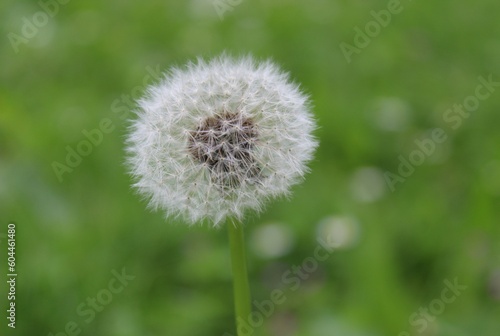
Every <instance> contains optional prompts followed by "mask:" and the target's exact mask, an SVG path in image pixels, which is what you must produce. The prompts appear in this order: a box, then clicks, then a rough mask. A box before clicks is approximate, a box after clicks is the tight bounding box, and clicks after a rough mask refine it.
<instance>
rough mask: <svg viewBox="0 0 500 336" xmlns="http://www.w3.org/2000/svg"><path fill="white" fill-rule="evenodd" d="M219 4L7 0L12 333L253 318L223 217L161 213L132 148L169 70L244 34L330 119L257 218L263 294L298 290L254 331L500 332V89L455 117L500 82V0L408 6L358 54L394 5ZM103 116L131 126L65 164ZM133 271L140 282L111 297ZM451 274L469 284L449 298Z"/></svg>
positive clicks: (1, 239)
mask: <svg viewBox="0 0 500 336" xmlns="http://www.w3.org/2000/svg"><path fill="white" fill-rule="evenodd" d="M61 1H62V0H61ZM62 2H64V1H62ZM215 3H216V4H218V6H219V7H217V8H218V10H219V13H218V11H217V9H216V6H214V1H212V0H189V1H167V0H163V1H140V2H139V1H133V2H132V1H129V2H126V1H118V0H112V1H96V0H88V1H84V2H82V1H69V2H68V1H67V3H65V4H59V3H57V2H55V1H53V2H50V1H49V2H47V6H45V9H44V6H41V5H40V4H39V3H38V2H37V1H27V0H16V1H14V0H3V1H2V2H1V4H0V13H1V14H0V33H1V36H2V38H1V42H0V64H1V65H0V144H1V146H0V223H1V227H0V246H2V248H1V251H2V253H1V256H0V258H1V260H2V261H1V263H0V265H1V266H2V268H1V270H0V272H1V273H0V278H1V283H2V285H1V286H0V288H1V293H0V294H1V299H0V308H1V311H2V314H1V315H2V317H1V321H2V323H1V324H2V327H1V328H2V330H3V331H2V333H1V334H2V335H43V336H45V335H49V334H50V333H53V334H54V335H58V336H64V335H73V334H74V335H76V334H78V335H93V336H96V335H107V336H114V335H117V336H118V335H119V336H128V335H143V336H146V335H175V336H198V335H200V336H201V335H203V336H207V335H214V336H216V335H224V333H225V332H227V333H229V334H231V335H234V334H235V330H234V323H233V306H232V305H233V303H232V291H231V272H230V264H229V255H228V242H227V236H226V232H225V230H213V229H210V228H208V227H206V226H200V227H193V228H189V227H187V226H186V225H183V224H182V223H180V222H167V221H166V220H165V219H164V218H163V214H162V213H152V212H150V211H148V210H147V209H146V203H145V202H144V201H142V200H141V199H140V197H138V196H137V195H135V194H134V192H133V191H132V190H131V189H130V183H131V181H130V177H129V176H128V175H127V169H126V167H125V166H124V164H123V162H124V145H123V140H124V137H125V134H126V128H127V121H126V119H127V118H129V117H131V116H132V114H131V113H130V110H131V109H133V107H134V105H133V103H131V100H133V99H134V98H137V97H139V96H140V95H141V93H142V92H143V91H144V88H145V85H147V84H151V83H154V82H155V80H154V79H152V76H151V75H149V73H150V72H151V71H152V70H151V69H160V70H161V71H164V70H167V69H168V68H169V67H171V66H172V65H182V64H183V63H185V62H187V61H189V60H193V59H195V58H196V57H197V56H205V57H210V56H216V55H218V54H220V53H221V52H223V51H227V52H229V53H230V54H233V55H241V54H248V53H252V54H254V55H255V56H256V57H257V58H259V59H266V58H272V59H273V60H274V61H275V62H277V63H278V64H280V65H281V66H282V67H283V68H284V69H285V70H286V71H289V72H290V73H291V76H292V78H293V79H294V80H295V81H297V82H299V83H301V86H302V88H303V90H304V91H306V92H307V93H308V94H310V95H311V98H312V101H313V103H314V113H315V115H316V116H317V119H318V123H319V126H320V128H319V129H318V130H317V132H316V134H317V136H318V137H319V139H320V142H321V145H320V148H319V150H318V151H317V155H316V158H315V160H314V162H313V163H312V165H311V167H312V171H311V173H310V174H309V175H308V176H307V178H306V180H305V181H304V183H303V184H301V185H299V186H297V187H295V188H294V192H293V197H292V198H291V199H290V200H278V201H274V202H272V203H271V204H269V205H268V207H267V210H266V211H265V212H264V213H263V214H262V215H260V216H258V217H257V216H254V215H251V214H249V216H248V221H247V222H248V223H247V229H246V238H247V241H248V248H249V249H248V259H249V268H250V281H251V287H252V292H253V298H254V299H255V300H257V301H259V302H262V301H264V300H268V299H269V298H270V293H271V292H272V291H273V290H274V289H282V290H283V291H284V293H285V295H286V300H285V301H284V302H283V303H282V304H280V305H277V306H276V307H274V308H275V311H274V312H273V314H271V316H269V317H266V318H265V319H264V321H263V323H262V325H261V326H259V327H258V328H256V334H255V335H264V336H265V335H280V336H323V335H348V336H351V335H353V336H354V335H359V336H361V335H394V336H407V335H455V336H462V335H464V336H465V335H481V336H497V335H499V334H500V322H499V321H500V244H499V238H500V229H499V219H500V206H499V205H500V150H499V148H500V147H499V145H500V132H499V131H498V127H499V123H500V114H499V113H498V108H499V106H500V90H499V88H498V87H496V90H497V91H493V92H492V93H491V95H490V97H489V98H488V99H483V100H481V101H480V105H479V108H477V110H476V111H474V112H473V113H471V114H470V116H469V117H467V118H459V120H460V122H461V125H460V126H459V127H457V128H456V129H453V128H452V127H450V126H452V125H454V123H451V122H449V121H448V122H447V121H446V119H445V116H446V113H447V112H446V111H447V110H448V109H449V108H452V107H453V105H454V104H461V103H463V102H464V100H465V99H466V98H467V97H468V96H470V95H474V94H475V90H476V88H478V85H479V84H480V82H479V80H478V77H479V76H482V77H484V78H488V76H490V75H491V76H492V78H493V79H495V80H497V81H500V62H499V60H500V39H499V38H500V21H499V13H500V3H499V2H498V1H493V0H479V1H475V2H473V3H472V2H469V3H468V2H457V1H451V0H441V1H433V2H430V1H402V2H401V6H402V7H401V11H400V12H399V13H397V14H394V15H392V17H391V21H390V23H388V24H387V25H386V27H380V26H379V27H380V31H378V32H377V30H376V24H375V25H373V23H372V24H371V26H370V25H369V26H370V27H371V28H372V29H374V30H373V31H372V32H371V34H372V35H373V37H369V39H370V41H369V44H368V45H367V46H366V47H364V48H359V50H358V52H356V53H354V54H352V55H351V59H350V60H351V62H348V61H347V59H346V57H345V56H344V54H343V52H342V50H341V48H340V45H341V43H343V42H344V43H348V44H351V45H354V43H355V41H354V38H355V35H356V31H355V28H356V27H359V28H360V29H361V30H364V29H365V25H366V24H368V23H370V22H371V21H373V20H374V17H373V16H372V14H370V12H371V11H376V12H379V11H381V10H385V9H386V8H387V7H388V4H389V1H361V0H356V1H327V0H317V1H307V2H306V1H285V0H272V1H271V0H266V1H263V0H261V1H250V0H243V1H236V0H233V1H229V0H227V1H226V0H221V1H219V2H215ZM54 4H57V6H54ZM231 4H232V5H231ZM56 9H57V13H55V11H56ZM224 9H226V11H225V12H224V13H222V12H223V11H224ZM47 11H49V12H53V13H54V15H53V17H49V16H48V14H46V13H47ZM219 14H221V15H222V17H221V16H220V15H219ZM361 39H362V38H361ZM365 40H366V39H365ZM358 42H359V41H358ZM365 42H366V41H365ZM484 92H486V91H484ZM130 97H132V98H130ZM451 116H453V117H454V118H457V116H458V115H457V114H453V115H448V117H451ZM103 120H108V122H109V123H111V125H112V128H113V130H112V131H111V132H108V133H105V134H103V138H102V141H101V142H100V143H99V144H98V145H96V146H93V147H92V148H91V149H90V151H91V153H90V154H89V155H87V156H85V157H83V158H82V160H81V163H79V164H78V165H76V167H74V168H72V171H71V172H65V173H63V174H62V175H60V177H61V180H62V181H60V179H59V178H58V176H57V174H56V173H55V171H54V169H53V164H54V162H59V163H61V164H66V163H65V160H66V155H67V153H68V147H67V146H69V148H70V150H76V149H77V148H78V146H79V144H81V142H82V141H84V140H86V137H85V135H84V131H85V130H86V131H92V130H95V129H98V128H99V127H100V123H101V122H102V121H103ZM435 128H442V129H443V130H444V131H445V132H446V135H447V140H446V141H445V142H443V143H440V144H436V143H435V146H436V148H435V150H434V151H433V153H432V155H429V156H425V158H424V160H423V163H422V164H421V165H419V166H417V167H415V170H414V172H413V173H412V174H411V175H410V176H409V177H408V178H407V179H406V180H405V181H404V182H401V183H397V184H396V185H395V190H394V191H391V189H390V188H389V186H388V184H387V181H386V175H384V174H386V173H387V172H391V173H394V174H398V166H399V165H400V162H401V161H400V160H401V158H400V155H401V156H402V157H403V158H408V157H409V156H410V155H411V154H412V153H414V151H415V150H416V149H418V147H417V146H416V143H415V140H416V139H417V140H418V139H420V140H422V139H430V138H429V134H430V133H429V132H431V131H432V130H433V129H435ZM80 146H83V145H80ZM11 221H13V222H15V223H16V224H17V272H18V279H17V297H16V305H17V306H16V307H17V325H16V329H15V330H12V329H10V328H6V318H5V316H6V312H5V310H6V309H7V300H6V292H5V289H6V286H5V281H6V272H7V270H6V269H5V265H6V259H7V255H6V252H7V250H6V245H5V242H6V236H5V234H6V233H7V224H8V223H9V222H11ZM328 234H332V235H333V236H334V237H335V241H336V249H335V252H334V253H333V254H332V255H331V256H330V257H329V258H328V259H327V260H326V261H322V262H319V265H318V268H317V269H316V270H314V272H310V273H308V274H307V275H308V279H307V280H304V281H301V282H300V286H298V288H293V289H295V290H292V289H291V288H290V285H289V284H286V283H284V282H283V281H282V279H281V277H282V275H283V274H284V273H286V272H287V270H291V269H292V267H293V265H301V264H302V262H303V261H305V260H306V259H307V258H309V257H312V256H314V250H315V248H316V247H317V246H318V242H317V241H316V239H317V237H325V236H326V235H328ZM124 268H125V272H126V274H128V275H130V277H134V278H133V279H132V280H130V281H128V282H127V285H126V286H124V287H122V288H121V290H120V291H119V292H117V293H114V294H112V297H109V293H111V292H109V291H108V290H109V288H110V287H109V285H110V281H111V280H112V279H113V278H115V275H114V273H113V271H115V272H118V273H121V272H122V271H123V269H124ZM445 280H448V281H450V282H454V281H458V283H459V284H460V285H463V286H467V288H466V289H465V290H462V291H461V292H460V293H459V295H457V296H456V297H454V298H453V302H448V303H447V302H444V301H443V297H442V293H443V290H445V288H446V285H445V283H444V282H445ZM113 284H114V285H115V287H113V288H116V284H117V283H115V282H113ZM447 293H448V294H447V295H448V296H449V295H450V292H449V291H448V292H447ZM96 296H97V306H96V308H94V309H90V308H89V307H91V306H90V303H89V302H91V301H87V300H88V298H96ZM99 301H100V302H101V303H102V302H106V303H107V304H105V305H104V304H99ZM108 301H109V302H108ZM448 301H451V300H448ZM82 305H83V306H82ZM79 308H80V310H79ZM88 309H90V310H88ZM425 309H427V310H428V311H429V313H428V314H427V315H425V314H424V313H423V310H425ZM82 310H83V311H86V313H82ZM92 311H93V313H92ZM415 314H417V315H415ZM65 329H66V330H65ZM71 330H76V331H74V332H71ZM68 331H70V332H68ZM58 333H59V334H58Z"/></svg>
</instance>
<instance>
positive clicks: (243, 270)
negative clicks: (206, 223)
mask: <svg viewBox="0 0 500 336" xmlns="http://www.w3.org/2000/svg"><path fill="white" fill-rule="evenodd" d="M227 230H228V233H229V245H230V247H231V265H232V269H233V286H234V308H235V310H236V316H235V317H236V329H237V331H238V335H239V336H241V333H240V328H238V326H239V324H240V323H241V321H247V320H248V316H249V315H250V313H251V303H250V287H249V286H248V274H247V262H246V257H245V239H244V236H243V225H241V223H232V222H230V221H228V223H227Z"/></svg>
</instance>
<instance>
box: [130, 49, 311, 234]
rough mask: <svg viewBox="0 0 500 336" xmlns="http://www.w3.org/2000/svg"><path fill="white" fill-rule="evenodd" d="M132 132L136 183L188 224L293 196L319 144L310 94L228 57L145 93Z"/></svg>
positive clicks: (276, 74)
mask: <svg viewBox="0 0 500 336" xmlns="http://www.w3.org/2000/svg"><path fill="white" fill-rule="evenodd" d="M137 116H138V118H137V120H136V121H134V123H133V125H132V128H131V132H130V135H129V137H128V144H129V147H128V151H129V163H130V166H131V167H132V174H133V176H134V177H135V178H136V180H137V182H136V183H135V187H136V188H137V190H138V191H139V192H140V193H141V194H142V195H144V196H146V197H147V198H149V199H150V206H151V207H152V208H154V209H163V210H165V212H166V214H167V215H171V216H174V217H175V216H177V217H181V218H182V219H183V220H184V221H185V222H187V223H189V224H194V223H198V222H200V221H202V220H204V219H208V220H209V221H210V222H212V223H213V224H214V225H219V224H220V223H222V222H223V221H224V219H226V218H227V217H231V218H235V219H238V220H242V218H243V216H244V213H245V211H246V210H250V209H253V210H256V211H260V210H261V209H262V205H263V203H264V202H265V201H266V200H268V199H270V198H275V197H278V196H281V195H287V194H288V192H289V189H290V187H291V186H292V185H294V184H295V183H297V182H299V181H300V180H301V179H302V177H303V176H304V174H305V173H306V172H307V166H306V165H307V163H308V162H309V161H310V160H311V157H312V154H313V151H314V149H315V147H316V145H317V143H316V141H315V139H314V138H313V136H312V134H311V132H312V131H313V129H314V128H315V124H314V120H313V119H312V117H311V113H310V112H309V104H308V100H307V96H305V95H304V94H302V93H301V92H300V91H299V88H298V87H297V86H296V85H294V84H292V83H291V82H289V80H288V76H287V75H286V74H284V73H282V72H280V71H279V69H278V68H277V67H276V66H275V65H273V64H272V63H271V62H265V63H262V64H256V63H255V62H254V61H253V60H252V59H251V58H250V57H246V58H241V59H236V60H234V59H231V58H229V57H227V56H222V57H220V58H217V59H215V60H212V61H210V62H205V61H203V60H198V62H197V63H192V64H189V65H188V66H187V68H186V69H174V70H173V71H172V72H171V73H170V74H169V75H167V76H165V78H164V79H163V81H162V82H161V83H159V84H158V85H154V86H151V87H149V89H148V90H147V96H146V97H145V98H143V99H141V100H139V111H138V112H137Z"/></svg>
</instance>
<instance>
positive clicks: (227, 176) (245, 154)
mask: <svg viewBox="0 0 500 336" xmlns="http://www.w3.org/2000/svg"><path fill="white" fill-rule="evenodd" d="M257 136H258V133H257V129H256V127H255V124H254V122H253V121H252V119H250V118H246V117H243V116H242V115H241V114H239V113H228V112H224V113H221V114H217V115H215V116H212V117H208V118H206V119H205V120H203V121H202V123H201V124H200V125H199V126H198V128H197V129H196V130H195V131H192V132H191V133H190V138H189V143H188V150H189V153H190V154H191V155H192V157H193V158H194V159H195V160H197V161H198V162H200V163H202V164H204V165H206V166H207V168H208V169H209V171H210V175H211V178H212V180H213V181H214V182H215V184H216V185H217V186H219V187H221V188H222V189H223V190H226V191H227V190H230V189H234V188H235V187H238V186H239V185H240V184H242V182H243V181H244V180H246V181H247V182H250V183H254V182H256V181H257V180H258V178H259V175H260V172H261V168H260V167H259V165H258V163H257V162H256V160H255V159H254V157H253V155H252V149H253V148H254V145H255V142H256V141H257Z"/></svg>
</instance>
